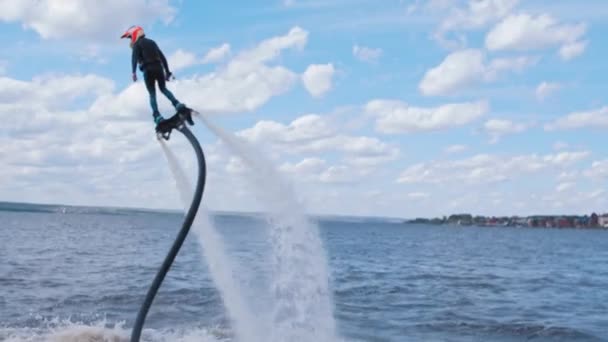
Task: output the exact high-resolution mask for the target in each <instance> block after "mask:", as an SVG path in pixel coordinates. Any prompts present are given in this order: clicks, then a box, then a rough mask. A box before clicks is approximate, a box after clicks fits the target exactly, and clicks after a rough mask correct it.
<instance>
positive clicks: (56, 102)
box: [0, 74, 114, 109]
mask: <svg viewBox="0 0 608 342" xmlns="http://www.w3.org/2000/svg"><path fill="white" fill-rule="evenodd" d="M113 89H114V82H113V81H112V80H109V79H106V78H103V77H100V76H97V75H93V74H88V75H46V76H38V77H35V78H34V79H33V80H32V81H31V82H27V81H20V80H16V79H12V78H8V77H0V102H1V103H3V104H4V105H11V104H15V103H23V104H26V103H31V104H40V105H42V106H45V107H46V108H47V109H50V108H59V107H61V108H65V106H66V105H68V104H70V103H71V102H72V101H74V100H76V99H78V98H81V97H85V96H101V95H104V94H108V93H111V92H112V90H113Z"/></svg>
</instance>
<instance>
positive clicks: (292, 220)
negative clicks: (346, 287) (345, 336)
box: [196, 115, 337, 342]
mask: <svg viewBox="0 0 608 342" xmlns="http://www.w3.org/2000/svg"><path fill="white" fill-rule="evenodd" d="M196 117H197V118H198V119H200V120H201V121H202V122H203V123H204V124H205V125H206V126H207V127H208V128H209V129H210V130H211V131H212V132H213V133H215V134H216V135H217V136H218V137H219V138H220V139H221V140H222V141H223V142H224V143H225V144H226V146H228V147H229V148H230V149H231V150H232V151H233V153H235V154H236V155H237V156H238V157H239V158H240V159H242V160H243V161H244V162H245V164H246V165H247V166H249V168H250V171H251V172H250V173H249V174H248V181H249V183H250V185H251V186H252V187H253V189H254V190H255V194H256V196H257V197H258V198H259V199H260V200H261V202H262V203H264V204H266V207H267V209H266V210H268V212H269V214H270V215H269V220H270V222H271V225H272V229H271V236H270V238H271V241H270V242H271V244H272V253H273V255H272V256H273V275H272V283H273V284H272V287H273V289H272V290H273V296H274V298H273V299H274V303H273V304H274V310H273V329H272V336H271V337H270V340H272V341H319V342H322V341H336V340H337V335H336V323H335V319H334V317H333V305H332V303H333V300H332V296H331V294H330V290H329V288H330V286H329V272H328V268H327V264H326V255H325V250H324V248H323V244H322V241H321V239H320V236H319V229H318V227H317V225H316V224H314V223H313V222H311V221H310V220H309V219H308V218H307V217H306V215H305V214H304V212H303V210H302V208H303V205H302V203H299V202H298V200H297V197H296V193H295V191H294V190H293V188H292V186H291V185H290V184H289V182H287V180H286V179H284V178H283V176H282V175H281V174H280V173H279V172H278V171H277V170H276V169H275V168H274V167H273V164H272V163H271V162H270V161H268V160H266V159H265V158H264V156H263V155H262V154H261V153H260V152H258V151H256V150H255V149H253V148H251V147H250V146H248V145H247V144H245V143H244V142H243V141H241V140H239V138H238V137H236V136H235V135H233V134H231V133H228V132H226V131H224V130H223V129H221V128H220V127H218V126H216V125H214V124H213V123H211V122H210V121H209V120H208V119H207V118H205V117H204V116H203V115H197V116H196Z"/></svg>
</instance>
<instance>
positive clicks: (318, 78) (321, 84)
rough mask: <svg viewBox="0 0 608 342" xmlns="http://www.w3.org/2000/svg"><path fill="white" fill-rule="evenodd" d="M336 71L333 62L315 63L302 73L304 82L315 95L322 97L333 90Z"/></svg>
mask: <svg viewBox="0 0 608 342" xmlns="http://www.w3.org/2000/svg"><path fill="white" fill-rule="evenodd" d="M335 72H336V70H335V69H334V66H333V64H313V65H310V66H308V68H307V69H306V71H305V72H304V74H302V82H303V83H304V87H305V88H306V90H308V92H309V93H310V94H311V95H312V96H313V97H321V96H323V95H325V94H326V93H327V92H328V91H330V90H331V87H332V81H333V77H334V73H335Z"/></svg>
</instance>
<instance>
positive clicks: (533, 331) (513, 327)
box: [416, 321, 605, 342]
mask: <svg viewBox="0 0 608 342" xmlns="http://www.w3.org/2000/svg"><path fill="white" fill-rule="evenodd" d="M416 327H418V328H422V329H424V330H429V331H434V332H437V331H442V332H448V333H450V334H457V335H472V336H487V335H491V336H500V337H507V338H517V339H521V340H530V339H535V340H538V339H540V340H547V339H548V340H551V341H594V342H595V341H597V342H600V341H605V340H603V339H601V338H599V337H597V336H594V335H591V334H590V333H586V332H583V331H580V330H577V329H574V328H569V327H562V326H548V325H542V324H534V323H501V322H495V323H493V322H488V323H468V322H453V321H452V322H437V323H424V324H419V325H416Z"/></svg>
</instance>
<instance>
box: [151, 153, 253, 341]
mask: <svg viewBox="0 0 608 342" xmlns="http://www.w3.org/2000/svg"><path fill="white" fill-rule="evenodd" d="M161 146H162V149H163V152H164V154H165V157H166V158H167V161H168V162H169V167H170V169H171V171H172V173H173V176H174V178H175V182H176V185H177V188H178V190H179V193H180V196H181V199H182V202H183V205H184V207H185V208H187V207H188V206H189V205H190V202H191V200H192V196H193V193H192V186H191V185H190V182H189V181H188V177H187V176H186V174H185V172H184V171H183V169H182V168H181V167H180V164H179V161H178V159H177V157H176V156H175V154H174V153H173V152H172V151H171V150H170V149H169V148H168V146H167V145H166V144H165V143H164V142H163V141H161ZM192 228H193V231H194V233H195V234H196V236H197V237H198V242H199V244H200V245H201V247H202V249H203V253H204V256H205V260H206V261H207V265H208V267H209V272H210V274H211V277H212V278H213V281H214V282H215V283H216V286H217V287H218V289H219V291H220V294H221V296H222V298H223V300H224V304H225V306H226V309H227V310H228V314H229V316H230V317H231V319H232V320H233V322H234V325H235V329H234V330H235V334H236V335H237V337H238V339H239V340H240V341H260V340H261V339H260V333H259V332H258V326H259V322H258V321H257V320H256V318H255V316H254V315H252V314H251V311H250V309H249V308H248V306H247V304H246V302H245V300H244V299H243V298H242V296H241V294H242V291H241V289H240V288H239V284H238V282H236V281H235V279H234V273H233V270H234V268H233V266H232V262H231V260H230V258H229V257H228V255H226V253H225V247H224V242H223V240H222V237H221V236H220V235H219V233H218V232H217V230H216V228H215V226H214V224H213V222H212V220H211V217H210V215H209V212H208V210H207V209H206V208H205V206H204V205H201V206H200V207H199V210H198V212H197V215H196V218H195V220H194V222H193V225H192Z"/></svg>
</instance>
